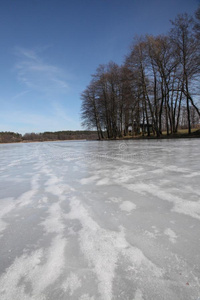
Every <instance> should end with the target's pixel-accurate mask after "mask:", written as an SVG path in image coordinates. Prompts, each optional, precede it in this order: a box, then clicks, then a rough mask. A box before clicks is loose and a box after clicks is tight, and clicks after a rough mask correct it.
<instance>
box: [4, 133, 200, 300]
mask: <svg viewBox="0 0 200 300" xmlns="http://www.w3.org/2000/svg"><path fill="white" fill-rule="evenodd" d="M199 149H200V140H199V139H186V140H128V141H71V142H70V141H66V142H44V143H26V144H4V145H3V144H2V145H0V299H1V300H47V299H48V300H55V299H56V300H66V299H72V300H73V299H74V300H117V299H120V300H189V299H190V300H197V299H200V250H199V249H200V156H199Z"/></svg>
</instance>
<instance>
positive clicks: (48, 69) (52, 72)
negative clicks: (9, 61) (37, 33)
mask: <svg viewBox="0 0 200 300" xmlns="http://www.w3.org/2000/svg"><path fill="white" fill-rule="evenodd" d="M15 54H16V57H17V63H16V65H15V70H16V72H17V78H18V80H19V81H20V82H21V83H23V84H24V85H26V86H27V87H28V88H29V89H34V90H37V91H39V92H44V93H47V94H50V93H51V94H52V93H54V94H55V93H65V92H67V91H68V89H69V84H68V82H67V76H66V74H65V72H64V71H63V70H62V69H61V68H59V67H57V66H55V65H51V64H48V63H47V62H45V60H44V58H43V57H42V56H43V55H44V50H43V51H40V50H38V49H36V50H33V49H24V48H19V47H18V48H16V49H15Z"/></svg>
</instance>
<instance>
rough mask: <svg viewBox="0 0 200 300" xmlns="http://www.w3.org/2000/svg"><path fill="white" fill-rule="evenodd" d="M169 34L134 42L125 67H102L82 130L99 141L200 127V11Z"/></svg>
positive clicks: (90, 90) (85, 100) (87, 94)
mask: <svg viewBox="0 0 200 300" xmlns="http://www.w3.org/2000/svg"><path fill="white" fill-rule="evenodd" d="M171 25H172V26H171V30H170V31H169V33H168V34H167V35H159V36H152V35H146V36H145V37H144V36H141V37H137V38H135V39H134V43H133V45H132V48H131V51H130V53H129V55H127V56H126V58H125V61H124V64H123V65H121V66H119V65H117V64H116V63H114V62H110V63H108V64H107V65H100V66H99V67H98V68H97V71H96V73H95V74H94V75H92V80H91V82H90V84H89V85H88V87H87V88H86V89H85V91H84V92H83V93H82V96H81V98H82V111H81V113H82V125H83V126H85V127H86V128H87V129H93V128H96V130H97V132H98V137H99V139H104V138H117V137H123V136H127V135H132V136H135V135H138V134H139V133H140V134H143V135H148V136H149V135H151V134H154V135H155V136H158V137H159V136H161V135H162V134H163V131H166V134H167V135H170V134H174V133H177V131H178V129H180V128H187V129H188V134H191V129H192V128H196V127H198V126H199V122H200V105H199V96H200V7H199V8H198V9H197V11H196V13H195V15H194V16H189V15H188V14H181V15H178V16H177V17H176V18H175V20H174V21H171Z"/></svg>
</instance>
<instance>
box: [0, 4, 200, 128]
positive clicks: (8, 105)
mask: <svg viewBox="0 0 200 300" xmlns="http://www.w3.org/2000/svg"><path fill="white" fill-rule="evenodd" d="M199 3H200V2H199V1H198V0H168V1H164V0H1V1H0V39H1V47H0V131H15V132H20V133H25V132H43V131H56V130H79V129H81V120H80V107H81V100H80V94H81V92H82V91H83V90H84V89H85V88H86V86H87V85H88V84H89V82H90V79H91V77H90V75H91V74H93V73H95V70H96V68H97V67H98V65H99V64H104V63H108V62H109V61H111V60H112V61H114V62H116V63H118V64H121V63H123V61H124V56H125V55H126V54H127V53H128V52H129V49H130V46H131V43H132V41H133V38H134V36H135V35H141V34H147V33H148V34H155V35H156V34H161V33H167V31H168V30H169V28H170V21H169V20H170V19H174V18H175V16H176V15H177V14H178V13H183V12H188V13H190V14H193V13H194V11H195V10H196V8H197V7H198V4H199Z"/></svg>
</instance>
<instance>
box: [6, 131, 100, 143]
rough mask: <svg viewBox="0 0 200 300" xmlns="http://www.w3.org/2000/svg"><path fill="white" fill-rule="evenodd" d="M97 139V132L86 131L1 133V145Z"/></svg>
mask: <svg viewBox="0 0 200 300" xmlns="http://www.w3.org/2000/svg"><path fill="white" fill-rule="evenodd" d="M97 138H98V136H97V132H96V131H86V130H85V131H83V130H77V131H70V130H68V131H56V132H43V133H26V134H24V135H22V134H19V133H15V132H0V143H17V142H37V141H38V142H44V141H65V140H94V139H97Z"/></svg>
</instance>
